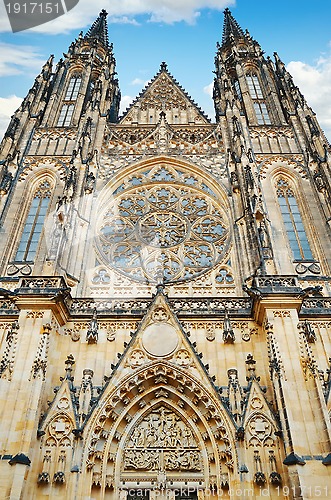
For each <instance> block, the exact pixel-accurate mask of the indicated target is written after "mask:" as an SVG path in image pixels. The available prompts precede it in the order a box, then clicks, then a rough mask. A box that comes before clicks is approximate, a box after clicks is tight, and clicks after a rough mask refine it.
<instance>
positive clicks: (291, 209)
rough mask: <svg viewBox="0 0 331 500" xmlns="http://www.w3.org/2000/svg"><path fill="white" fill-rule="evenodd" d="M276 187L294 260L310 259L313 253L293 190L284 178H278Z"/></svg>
mask: <svg viewBox="0 0 331 500" xmlns="http://www.w3.org/2000/svg"><path fill="white" fill-rule="evenodd" d="M276 188H277V197H278V203H279V206H280V210H281V213H282V217H283V222H284V226H285V229H286V233H287V237H288V239H289V243H290V246H291V250H292V253H293V257H294V259H295V260H312V259H313V255H312V252H311V249H310V245H309V241H308V238H307V234H306V231H305V228H304V225H303V222H302V219H301V214H300V211H299V207H298V204H297V200H296V198H295V196H294V193H293V190H292V189H291V188H290V186H289V185H288V182H287V181H286V180H285V179H279V180H278V181H277V184H276Z"/></svg>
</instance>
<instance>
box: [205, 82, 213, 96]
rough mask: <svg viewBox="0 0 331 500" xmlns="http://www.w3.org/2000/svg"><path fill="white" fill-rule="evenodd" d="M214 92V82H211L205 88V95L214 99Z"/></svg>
mask: <svg viewBox="0 0 331 500" xmlns="http://www.w3.org/2000/svg"><path fill="white" fill-rule="evenodd" d="M213 90H214V82H211V83H210V84H209V85H206V86H205V87H203V91H204V93H205V94H207V95H209V97H213Z"/></svg>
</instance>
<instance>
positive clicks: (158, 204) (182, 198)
mask: <svg viewBox="0 0 331 500" xmlns="http://www.w3.org/2000/svg"><path fill="white" fill-rule="evenodd" d="M96 243H97V250H98V254H99V258H100V260H101V262H102V263H103V264H104V265H106V266H108V267H109V266H110V267H112V268H113V269H115V270H116V271H117V272H119V273H121V274H124V275H125V276H127V277H129V278H131V279H134V280H136V281H141V282H145V283H146V282H147V283H157V282H160V281H163V282H172V281H182V280H189V279H193V278H195V277H197V276H199V275H201V274H202V273H205V272H207V271H209V270H210V269H211V268H212V267H214V266H215V265H216V264H218V263H219V262H221V261H222V260H223V259H224V258H225V254H226V251H227V248H228V245H229V229H228V220H227V217H226V214H225V212H224V210H223V208H222V207H221V206H219V205H218V204H217V202H216V199H214V197H212V196H211V195H210V194H209V193H205V192H202V191H201V190H199V189H198V188H195V187H191V186H187V185H185V184H180V183H178V184H175V183H172V184H170V183H169V182H168V183H164V184H162V183H158V185H157V186H153V185H151V184H150V183H149V184H147V185H146V186H139V187H137V186H135V187H134V188H132V187H129V189H126V190H123V191H122V192H121V193H120V194H118V195H117V197H115V198H113V200H112V202H111V204H110V205H109V206H107V208H106V209H105V210H104V211H103V212H101V214H100V218H99V220H98V225H97V237H96Z"/></svg>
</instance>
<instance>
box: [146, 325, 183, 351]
mask: <svg viewBox="0 0 331 500" xmlns="http://www.w3.org/2000/svg"><path fill="white" fill-rule="evenodd" d="M142 343H143V346H144V349H146V351H147V352H148V353H149V354H151V355H152V356H168V355H169V354H171V353H172V352H174V350H175V349H176V347H177V345H178V335H177V332H176V330H175V328H174V327H173V326H171V325H169V323H163V322H161V323H153V324H152V325H149V326H148V327H147V328H146V330H145V331H144V333H143V336H142Z"/></svg>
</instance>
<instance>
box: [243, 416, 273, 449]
mask: <svg viewBox="0 0 331 500" xmlns="http://www.w3.org/2000/svg"><path fill="white" fill-rule="evenodd" d="M247 429H248V432H249V435H250V436H249V437H248V446H254V447H260V446H273V445H274V439H273V438H272V431H273V426H272V424H271V422H270V421H269V420H268V419H267V418H266V417H265V416H264V415H263V414H262V413H255V414H253V415H252V416H251V417H250V418H249V420H248V422H247Z"/></svg>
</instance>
